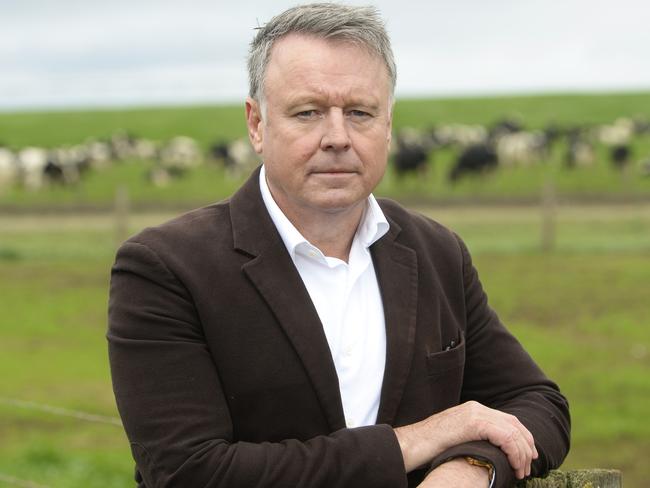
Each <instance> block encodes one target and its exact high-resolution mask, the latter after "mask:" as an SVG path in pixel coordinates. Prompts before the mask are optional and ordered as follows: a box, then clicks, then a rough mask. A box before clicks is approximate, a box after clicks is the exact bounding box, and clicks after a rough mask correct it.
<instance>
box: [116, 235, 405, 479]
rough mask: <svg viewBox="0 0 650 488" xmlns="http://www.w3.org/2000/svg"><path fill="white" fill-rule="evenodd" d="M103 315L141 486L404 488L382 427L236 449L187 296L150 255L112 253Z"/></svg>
mask: <svg viewBox="0 0 650 488" xmlns="http://www.w3.org/2000/svg"><path fill="white" fill-rule="evenodd" d="M108 312H109V314H108V318H109V320H108V333H107V339H108V346H109V360H110V366H111V375H112V381H113V388H114V392H115V397H116V400H117V406H118V409H119V412H120V415H121V417H122V420H123V424H124V428H125V431H126V434H127V437H128V438H129V441H130V445H131V450H132V453H133V456H134V459H135V460H136V465H137V470H138V471H139V473H140V476H141V477H142V478H143V480H144V486H147V487H149V488H153V487H156V488H158V487H192V488H199V487H239V488H244V487H256V488H263V487H275V488H278V487H300V486H310V487H314V488H316V487H328V488H331V487H359V486H373V487H391V488H394V487H400V486H406V484H407V481H406V475H405V472H404V465H403V459H402V456H401V452H400V449H399V444H398V442H397V439H396V437H395V435H394V432H393V429H392V428H391V427H389V426H387V425H376V426H369V427H363V428H357V429H342V430H340V431H337V432H334V433H331V434H330V435H322V436H317V437H314V438H312V439H309V440H306V441H304V442H301V441H298V440H295V439H286V440H283V441H280V442H264V443H247V442H236V441H235V440H234V438H233V428H232V422H231V418H230V413H229V410H228V403H227V399H226V398H225V395H224V391H223V390H222V388H221V386H220V381H219V374H218V371H217V368H216V367H215V364H214V362H213V360H212V357H211V353H210V351H209V348H208V346H207V343H206V340H205V338H204V334H203V331H202V327H201V321H200V318H199V316H198V311H197V309H196V307H195V304H194V302H193V299H192V296H191V295H190V293H189V292H188V290H187V289H186V287H185V286H184V285H183V283H181V281H180V280H179V279H178V278H177V277H176V276H175V275H174V274H173V273H172V272H171V271H170V269H169V268H168V267H167V266H166V265H165V263H164V262H163V260H162V259H161V258H160V257H159V255H158V254H157V253H156V252H154V251H153V250H152V248H151V247H150V246H147V245H145V244H143V243H140V242H137V241H134V240H131V241H128V242H127V243H125V244H124V245H123V246H122V247H121V248H120V250H119V251H118V253H117V257H116V261H115V264H114V266H113V268H112V275H111V285H110V298H109V310H108Z"/></svg>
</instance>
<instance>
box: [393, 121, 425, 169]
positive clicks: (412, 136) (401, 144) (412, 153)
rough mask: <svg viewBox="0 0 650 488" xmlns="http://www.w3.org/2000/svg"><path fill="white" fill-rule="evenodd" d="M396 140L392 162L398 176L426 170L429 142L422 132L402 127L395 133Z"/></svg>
mask: <svg viewBox="0 0 650 488" xmlns="http://www.w3.org/2000/svg"><path fill="white" fill-rule="evenodd" d="M396 142H397V144H396V149H395V152H394V154H393V164H394V166H395V172H396V174H397V176H398V177H402V176H404V175H405V174H407V173H413V172H416V171H417V172H424V171H426V169H427V161H428V158H429V145H430V144H431V142H430V141H428V140H427V138H425V137H424V135H423V134H422V133H420V132H418V131H416V130H414V129H403V130H402V131H400V133H399V134H397V136H396Z"/></svg>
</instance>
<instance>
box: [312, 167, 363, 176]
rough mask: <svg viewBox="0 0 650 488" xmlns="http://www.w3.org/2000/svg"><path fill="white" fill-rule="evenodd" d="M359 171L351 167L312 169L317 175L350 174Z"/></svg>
mask: <svg viewBox="0 0 650 488" xmlns="http://www.w3.org/2000/svg"><path fill="white" fill-rule="evenodd" d="M357 173H358V171H356V170H354V169H349V168H323V169H317V170H313V171H312V174H316V175H350V174H357Z"/></svg>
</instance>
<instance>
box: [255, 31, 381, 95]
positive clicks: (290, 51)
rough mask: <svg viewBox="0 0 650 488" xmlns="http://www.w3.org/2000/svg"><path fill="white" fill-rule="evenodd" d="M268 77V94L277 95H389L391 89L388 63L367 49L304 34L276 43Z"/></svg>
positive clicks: (350, 43) (355, 44)
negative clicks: (318, 93) (364, 93)
mask: <svg viewBox="0 0 650 488" xmlns="http://www.w3.org/2000/svg"><path fill="white" fill-rule="evenodd" d="M265 78H266V82H265V85H266V87H265V88H266V89H265V91H266V92H267V94H270V95H275V96H277V95H278V94H281V93H282V94H284V95H287V93H288V92H293V93H294V94H296V93H295V92H297V91H314V90H315V91H323V90H326V91H334V92H340V93H343V92H350V91H354V92H359V93H361V92H366V93H367V94H369V95H370V94H375V95H376V96H383V95H384V93H383V92H386V93H385V95H386V96H388V90H389V77H388V69H387V68H386V66H385V64H384V61H383V60H382V59H381V57H380V56H378V55H377V54H376V53H374V52H372V51H371V50H370V49H369V48H367V47H366V46H362V45H359V44H357V43H353V42H350V41H347V40H342V39H322V38H319V37H314V36H310V35H304V34H289V35H287V36H284V37H282V38H281V39H278V40H277V41H276V42H275V43H274V45H273V48H272V50H271V55H270V59H269V63H268V66H267V72H266V77H265Z"/></svg>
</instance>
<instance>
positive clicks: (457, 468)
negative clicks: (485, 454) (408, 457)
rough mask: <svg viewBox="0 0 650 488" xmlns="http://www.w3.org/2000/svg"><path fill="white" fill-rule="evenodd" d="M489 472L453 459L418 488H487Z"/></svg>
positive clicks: (435, 470) (440, 467)
mask: <svg viewBox="0 0 650 488" xmlns="http://www.w3.org/2000/svg"><path fill="white" fill-rule="evenodd" d="M489 483H490V479H489V472H488V470H487V469H485V468H482V467H480V466H472V465H471V464H469V463H468V462H467V461H465V460H464V459H452V460H451V461H447V462H446V463H444V464H441V465H440V466H438V467H437V468H436V469H434V470H433V471H431V472H430V473H429V474H428V475H427V477H426V478H425V479H424V481H423V482H422V483H420V484H419V485H418V488H447V487H449V486H453V487H454V488H476V487H477V486H478V487H487V486H488V485H489Z"/></svg>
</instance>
